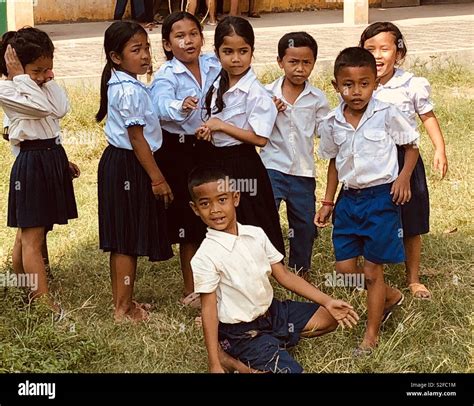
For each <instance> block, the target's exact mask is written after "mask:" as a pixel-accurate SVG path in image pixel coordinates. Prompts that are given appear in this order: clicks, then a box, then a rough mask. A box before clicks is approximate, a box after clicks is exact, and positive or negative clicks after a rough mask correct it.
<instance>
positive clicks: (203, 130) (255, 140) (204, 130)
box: [196, 118, 268, 147]
mask: <svg viewBox="0 0 474 406" xmlns="http://www.w3.org/2000/svg"><path fill="white" fill-rule="evenodd" d="M216 131H218V132H223V133H226V134H227V135H230V136H231V137H234V138H235V139H236V140H239V141H242V142H245V143H246V144H252V145H256V146H257V147H264V146H265V145H267V141H268V139H267V138H265V137H260V136H259V135H257V134H255V132H254V131H252V130H243V129H242V128H238V127H235V126H233V125H232V124H228V123H226V122H224V121H222V120H220V119H218V118H210V119H209V120H208V121H206V122H205V123H204V124H203V125H202V126H201V127H199V128H198V129H197V130H196V135H197V136H198V139H205V138H206V136H209V134H212V133H213V132H216Z"/></svg>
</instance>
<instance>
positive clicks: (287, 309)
mask: <svg viewBox="0 0 474 406" xmlns="http://www.w3.org/2000/svg"><path fill="white" fill-rule="evenodd" d="M229 179H230V178H229V176H228V174H226V173H225V172H224V171H222V170H221V169H219V168H212V167H198V168H195V169H194V170H193V171H192V172H191V174H190V175H189V192H190V194H191V197H192V199H193V201H192V202H190V205H191V207H192V209H193V210H194V212H195V213H196V215H198V216H200V217H201V219H202V221H203V222H204V223H206V225H207V226H208V232H207V235H206V238H205V240H204V241H203V242H202V244H201V246H200V248H199V249H198V251H197V252H196V254H195V255H194V257H193V259H192V260H191V267H192V269H193V275H194V286H195V291H196V292H198V293H200V294H201V303H202V324H203V329H204V338H205V342H206V348H207V352H208V361H209V370H210V372H224V368H223V365H222V362H221V357H220V355H219V349H220V347H222V349H223V350H224V351H225V352H226V353H227V354H228V355H230V356H231V357H233V358H237V359H238V360H239V361H240V362H242V363H244V364H246V365H248V367H249V368H251V369H253V370H257V371H264V372H293V373H294V372H302V367H301V366H300V365H299V364H298V363H297V362H296V361H295V360H294V359H293V358H292V357H291V356H290V355H289V353H288V352H287V350H286V348H289V347H292V346H294V345H296V344H297V342H298V341H299V339H300V337H301V336H303V337H316V336H320V335H322V334H326V333H328V332H330V331H333V330H334V329H335V328H336V327H337V325H338V324H339V325H341V326H342V327H344V325H346V326H347V327H352V326H353V325H355V324H356V322H357V320H358V316H357V314H356V313H355V311H354V310H353V309H352V306H350V305H349V304H347V303H345V302H343V301H341V300H336V299H333V298H331V297H330V296H328V295H326V294H324V293H322V292H321V291H319V290H318V289H317V288H315V287H314V286H312V285H310V284H309V283H308V282H306V281H305V280H304V279H302V278H300V277H299V276H297V275H295V274H294V273H292V272H289V271H288V270H287V269H286V267H285V266H284V265H283V264H282V263H281V260H282V259H283V255H282V254H281V253H280V252H278V251H277V250H276V249H275V247H274V246H273V245H272V243H271V242H270V240H269V239H268V237H267V236H266V235H265V233H264V232H263V230H262V229H261V228H259V227H254V226H246V225H241V224H239V223H237V218H236V207H237V206H238V204H239V197H240V195H239V192H238V191H234V190H231V187H230V182H229ZM270 275H272V276H273V277H274V278H275V279H276V280H277V282H278V283H280V285H282V286H284V287H286V288H287V289H290V290H291V291H293V292H295V293H297V294H299V295H301V296H303V297H305V298H307V299H309V300H311V301H313V302H314V303H303V302H296V301H292V300H286V301H284V302H280V301H279V300H276V299H274V297H273V289H272V286H271V284H270V281H269V276H270Z"/></svg>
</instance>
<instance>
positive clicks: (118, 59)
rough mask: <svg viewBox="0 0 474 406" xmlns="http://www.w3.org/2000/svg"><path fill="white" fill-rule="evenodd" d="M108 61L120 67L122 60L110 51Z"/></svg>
mask: <svg viewBox="0 0 474 406" xmlns="http://www.w3.org/2000/svg"><path fill="white" fill-rule="evenodd" d="M110 59H112V62H113V63H114V64H115V65H120V64H121V63H122V58H121V57H120V55H119V54H118V53H117V52H115V51H112V52H111V53H110Z"/></svg>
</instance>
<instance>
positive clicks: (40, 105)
mask: <svg viewBox="0 0 474 406" xmlns="http://www.w3.org/2000/svg"><path fill="white" fill-rule="evenodd" d="M0 104H2V105H3V106H5V107H7V108H9V109H10V110H12V111H14V112H15V118H18V119H27V120H31V119H33V120H34V119H41V118H45V117H48V116H49V115H51V114H52V110H53V109H52V107H51V104H50V102H49V100H48V98H47V96H46V93H44V92H43V91H42V90H41V88H40V87H39V86H38V85H37V84H36V83H35V82H34V81H33V80H31V78H30V77H29V75H18V76H15V77H14V78H13V86H11V85H10V83H6V81H5V82H4V83H3V85H2V84H1V83H0Z"/></svg>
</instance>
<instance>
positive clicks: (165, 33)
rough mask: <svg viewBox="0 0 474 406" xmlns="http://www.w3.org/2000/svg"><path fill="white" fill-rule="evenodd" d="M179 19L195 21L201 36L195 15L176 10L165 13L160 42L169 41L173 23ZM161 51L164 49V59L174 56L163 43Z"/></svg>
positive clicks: (199, 24)
mask: <svg viewBox="0 0 474 406" xmlns="http://www.w3.org/2000/svg"><path fill="white" fill-rule="evenodd" d="M181 20H191V21H192V22H193V23H195V24H196V27H197V28H198V30H199V33H200V34H201V37H203V33H202V25H201V23H200V22H199V20H198V19H197V18H196V17H195V16H193V15H192V14H191V13H188V12H187V11H177V12H175V13H172V14H169V15H167V16H166V18H165V19H164V21H163V25H162V27H161V40H162V42H164V41H167V42H170V36H171V31H172V30H173V25H174V23H177V22H178V21H181ZM163 51H165V55H166V60H168V61H171V60H172V59H173V57H174V55H173V52H171V51H167V50H166V49H165V46H164V44H163Z"/></svg>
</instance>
